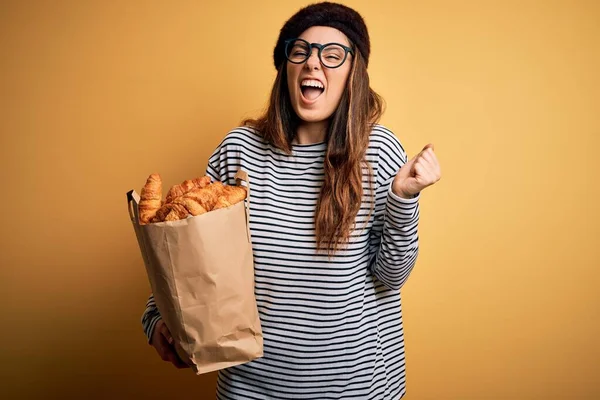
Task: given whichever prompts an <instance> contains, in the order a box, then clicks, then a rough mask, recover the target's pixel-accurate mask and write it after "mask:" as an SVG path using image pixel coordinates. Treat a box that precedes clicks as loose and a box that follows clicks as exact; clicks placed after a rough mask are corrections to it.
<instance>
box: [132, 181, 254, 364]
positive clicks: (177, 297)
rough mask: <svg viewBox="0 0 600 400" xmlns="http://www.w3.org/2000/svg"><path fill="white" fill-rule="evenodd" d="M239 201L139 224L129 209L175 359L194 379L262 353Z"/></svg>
mask: <svg viewBox="0 0 600 400" xmlns="http://www.w3.org/2000/svg"><path fill="white" fill-rule="evenodd" d="M243 181H245V182H246V184H247V188H248V190H247V193H248V195H247V197H246V200H245V201H243V202H240V203H237V204H235V205H233V206H231V207H228V208H223V209H219V210H214V211H210V212H207V213H205V214H202V215H198V216H195V217H188V218H187V219H183V220H179V221H167V222H158V223H152V224H147V225H140V224H139V217H138V204H139V195H138V194H137V193H136V192H135V191H134V190H131V191H129V192H128V193H127V201H128V208H129V213H130V218H131V222H132V224H133V227H134V230H135V233H136V236H137V240H138V244H139V247H140V251H141V253H142V257H143V259H144V264H145V266H146V272H147V274H148V279H149V281H150V286H151V288H152V292H153V294H154V298H155V300H156V305H157V307H158V310H159V312H160V314H161V316H162V318H163V320H164V322H165V324H166V325H167V327H168V328H169V330H170V331H171V334H172V336H173V339H174V341H175V342H176V343H177V346H176V349H177V353H178V354H179V357H181V359H182V360H184V361H186V362H188V364H190V365H191V366H192V368H193V369H194V371H195V373H196V374H198V375H200V374H203V373H206V372H210V371H215V370H219V369H223V368H227V367H231V366H234V365H238V364H243V363H245V362H248V361H251V360H253V359H256V358H259V357H262V356H263V335H262V330H261V325H260V320H259V316H258V309H257V306H256V299H255V297H254V263H253V257H252V244H251V238H250V230H249V227H248V215H249V214H248V196H249V194H250V186H249V182H248V175H247V174H246V172H244V171H242V170H240V171H238V173H237V174H236V182H237V184H238V185H241V184H242V182H243Z"/></svg>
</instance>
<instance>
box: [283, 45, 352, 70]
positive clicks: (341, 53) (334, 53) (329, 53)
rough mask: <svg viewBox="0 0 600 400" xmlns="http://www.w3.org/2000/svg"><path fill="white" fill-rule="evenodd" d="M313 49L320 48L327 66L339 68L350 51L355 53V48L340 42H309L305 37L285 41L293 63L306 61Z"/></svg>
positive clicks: (287, 53)
mask: <svg viewBox="0 0 600 400" xmlns="http://www.w3.org/2000/svg"><path fill="white" fill-rule="evenodd" d="M313 49H317V50H319V52H318V56H319V60H320V61H321V64H323V65H324V66H325V67H327V68H338V67H340V66H341V65H342V64H343V63H344V61H346V58H347V57H348V53H350V54H352V55H354V50H352V49H351V48H350V47H348V46H344V45H343V44H340V43H327V44H319V43H308V42H307V41H306V40H304V39H288V40H286V41H285V57H286V58H287V59H288V61H289V62H291V63H292V64H302V63H303V62H306V60H308V59H309V58H310V56H311V54H312V50H313Z"/></svg>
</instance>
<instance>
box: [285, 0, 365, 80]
mask: <svg viewBox="0 0 600 400" xmlns="http://www.w3.org/2000/svg"><path fill="white" fill-rule="evenodd" d="M311 26H329V27H332V28H335V29H338V30H340V31H342V32H343V33H344V34H345V35H346V36H347V37H348V39H350V41H351V42H352V43H353V44H354V46H355V47H356V49H357V50H358V51H360V53H361V55H362V56H363V58H364V60H365V64H366V65H367V66H368V65H369V54H370V52H371V43H370V40H369V32H368V31H367V26H366V24H365V21H364V20H363V18H362V17H361V15H360V14H359V13H358V12H356V11H354V10H353V9H352V8H350V7H347V6H345V5H342V4H337V3H330V2H322V3H316V4H311V5H309V6H307V7H304V8H302V9H300V10H299V11H298V12H297V13H296V14H294V15H293V16H292V17H291V18H290V19H289V20H288V21H287V22H286V23H285V24H284V25H283V27H282V28H281V31H280V32H279V38H278V39H277V44H276V45H275V50H274V51H273V61H274V63H275V68H279V66H280V65H281V63H282V62H284V61H285V41H286V40H287V39H293V38H296V37H298V36H300V35H301V34H302V32H304V31H305V30H307V29H308V28H310V27H311Z"/></svg>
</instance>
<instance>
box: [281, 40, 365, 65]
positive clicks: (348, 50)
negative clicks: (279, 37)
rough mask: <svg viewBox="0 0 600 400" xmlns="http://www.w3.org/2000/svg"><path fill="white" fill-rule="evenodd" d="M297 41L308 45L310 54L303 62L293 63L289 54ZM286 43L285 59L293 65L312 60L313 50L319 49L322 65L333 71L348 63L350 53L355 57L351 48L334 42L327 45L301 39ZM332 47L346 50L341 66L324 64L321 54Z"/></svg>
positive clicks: (307, 54)
mask: <svg viewBox="0 0 600 400" xmlns="http://www.w3.org/2000/svg"><path fill="white" fill-rule="evenodd" d="M296 41H300V42H304V43H306V47H308V53H306V57H305V58H304V60H302V61H292V60H291V59H290V57H289V54H288V52H289V46H290V43H294V42H296ZM284 43H285V58H287V60H288V61H289V62H291V63H292V64H302V63H305V62H306V61H307V60H308V59H309V58H310V56H311V55H312V50H313V49H317V50H318V57H319V61H320V62H321V65H323V66H324V67H325V68H331V69H333V68H339V67H341V66H342V65H344V63H345V62H346V58H348V53H350V54H352V56H354V50H353V49H352V48H351V47H348V46H344V45H343V44H341V43H334V42H332V43H325V44H320V43H309V42H308V41H306V40H304V39H300V38H293V39H288V40H286V41H285V42H284ZM330 45H336V46H340V47H341V48H343V49H344V58H343V59H342V61H341V62H340V64H339V65H337V66H335V67H330V66H328V65H325V63H324V62H323V59H322V58H321V53H322V52H323V49H324V48H325V47H327V46H330Z"/></svg>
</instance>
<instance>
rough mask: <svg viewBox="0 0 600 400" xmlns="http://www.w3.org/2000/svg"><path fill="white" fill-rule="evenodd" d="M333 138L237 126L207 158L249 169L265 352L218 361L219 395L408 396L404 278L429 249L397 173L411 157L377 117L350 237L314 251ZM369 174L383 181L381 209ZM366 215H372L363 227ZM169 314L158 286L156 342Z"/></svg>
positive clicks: (214, 170) (219, 167)
mask: <svg viewBox="0 0 600 400" xmlns="http://www.w3.org/2000/svg"><path fill="white" fill-rule="evenodd" d="M326 149H327V144H326V143H325V142H322V143H316V144H309V145H294V146H293V153H292V154H291V155H286V154H285V153H284V152H282V151H281V150H279V149H277V148H275V147H273V146H272V145H269V144H267V143H266V142H265V141H264V140H263V139H262V138H261V136H259V135H258V134H257V133H256V132H255V131H254V130H252V129H251V128H248V127H240V128H236V129H234V130H232V131H230V132H229V133H228V134H227V135H226V136H225V138H224V139H223V141H222V142H221V143H220V145H219V146H218V147H217V149H216V150H215V151H214V153H213V154H212V156H211V157H210V159H209V163H208V167H207V174H208V175H209V176H210V177H211V178H212V179H213V180H219V181H222V182H224V183H227V184H231V185H232V184H235V179H234V176H235V174H236V172H237V171H238V169H240V168H242V169H244V170H245V171H247V172H248V175H249V177H250V187H251V193H250V232H251V236H252V249H253V254H254V267H255V295H256V301H257V305H258V311H259V316H260V321H261V326H262V330H263V335H264V356H263V357H261V358H259V359H256V360H253V361H251V362H248V363H245V364H242V365H238V366H235V367H230V368H227V369H223V370H220V371H219V372H218V380H217V393H216V397H217V399H222V400H225V399H228V400H233V399H236V400H238V399H243V400H248V399H256V400H258V399H281V400H289V399H319V400H325V399H360V400H365V399H373V400H375V399H376V400H382V399H394V400H397V399H399V398H401V397H403V396H404V394H405V392H406V387H405V380H406V375H405V356H404V330H403V325H402V310H401V301H400V290H399V289H400V288H401V287H402V285H403V284H404V283H405V282H406V280H407V278H408V276H409V274H410V272H411V270H412V268H413V266H414V265H415V262H416V259H417V255H418V252H419V244H418V243H419V242H418V233H417V228H418V221H419V203H418V200H419V198H420V193H419V194H417V195H416V196H415V197H414V198H411V199H403V198H400V197H398V196H396V195H395V194H394V193H393V192H392V191H391V183H392V181H393V179H394V176H395V175H396V173H397V171H398V170H399V168H400V167H401V166H402V165H403V164H404V163H406V161H407V156H406V152H405V150H404V148H403V147H402V145H401V143H400V141H399V140H398V139H397V138H396V136H394V134H393V133H392V132H390V131H389V130H388V129H386V128H385V127H383V126H382V125H376V126H375V127H374V128H373V130H372V132H371V135H370V143H369V147H368V150H367V153H366V159H367V161H368V162H369V163H370V165H371V168H372V175H371V176H369V175H368V174H367V170H366V169H364V171H365V173H363V192H364V193H365V195H364V196H363V203H362V205H361V208H360V211H359V212H358V215H357V217H356V226H355V230H353V231H352V233H351V237H350V242H349V245H348V246H347V247H346V248H344V249H343V250H342V251H340V252H338V253H336V254H335V256H334V257H333V258H331V259H328V258H327V256H325V255H322V253H317V252H316V244H315V232H314V213H315V208H316V204H317V199H318V196H319V191H320V188H321V185H322V183H323V177H324V168H323V162H324V158H325V153H326ZM369 181H371V183H372V184H373V188H374V189H375V208H374V210H373V212H371V205H372V200H371V195H370V193H372V192H371V191H370V190H371V189H370V185H369V183H370V182H369ZM365 223H366V225H365ZM159 319H160V315H159V313H158V310H157V308H156V306H155V304H154V300H153V297H152V295H150V298H149V299H148V302H147V307H146V310H145V312H144V314H143V316H142V325H143V329H144V332H145V334H146V336H147V337H148V340H149V339H150V335H151V333H152V331H153V329H154V326H155V324H156V322H157V321H158V320H159Z"/></svg>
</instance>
